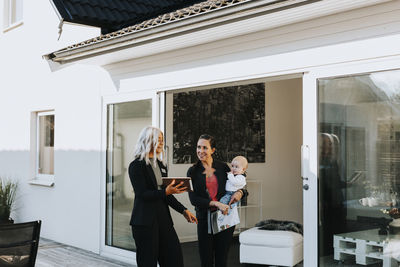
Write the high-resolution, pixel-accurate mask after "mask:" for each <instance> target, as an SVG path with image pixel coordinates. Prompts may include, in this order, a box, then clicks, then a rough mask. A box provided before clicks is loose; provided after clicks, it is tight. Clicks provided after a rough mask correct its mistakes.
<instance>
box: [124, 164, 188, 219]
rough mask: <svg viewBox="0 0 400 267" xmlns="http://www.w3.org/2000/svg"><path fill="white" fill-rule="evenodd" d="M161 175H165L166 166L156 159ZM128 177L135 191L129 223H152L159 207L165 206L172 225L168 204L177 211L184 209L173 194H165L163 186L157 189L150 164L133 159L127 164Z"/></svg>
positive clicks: (181, 211) (180, 211)
mask: <svg viewBox="0 0 400 267" xmlns="http://www.w3.org/2000/svg"><path fill="white" fill-rule="evenodd" d="M157 163H158V166H159V167H160V170H161V175H162V177H167V174H168V173H167V167H165V166H164V165H163V164H162V162H160V161H158V160H157ZM129 178H130V179H131V183H132V186H133V190H134V192H135V200H134V204H133V210H132V216H131V221H130V225H152V224H153V222H154V220H155V219H156V216H157V211H159V210H160V208H166V210H167V214H168V216H167V217H168V218H164V219H165V220H167V222H168V223H170V224H171V225H173V222H172V218H171V214H170V212H169V208H168V206H170V207H172V208H173V209H174V210H176V211H177V212H179V213H183V211H184V210H185V209H186V208H185V207H184V206H183V205H182V204H181V203H180V202H179V201H178V200H177V199H176V198H175V197H174V195H169V196H166V195H165V187H163V188H162V189H158V186H157V180H156V176H155V175H154V172H153V169H152V167H151V165H150V164H146V161H145V160H140V159H135V160H134V161H132V162H131V164H130V165H129Z"/></svg>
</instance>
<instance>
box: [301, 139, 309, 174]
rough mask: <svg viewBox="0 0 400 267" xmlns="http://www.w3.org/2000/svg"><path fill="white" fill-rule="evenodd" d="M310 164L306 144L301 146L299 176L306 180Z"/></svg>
mask: <svg viewBox="0 0 400 267" xmlns="http://www.w3.org/2000/svg"><path fill="white" fill-rule="evenodd" d="M309 166H310V148H309V147H308V145H302V146H301V178H302V179H303V180H308V177H307V176H308V172H309Z"/></svg>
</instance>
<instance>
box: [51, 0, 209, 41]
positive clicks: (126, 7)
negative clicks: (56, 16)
mask: <svg viewBox="0 0 400 267" xmlns="http://www.w3.org/2000/svg"><path fill="white" fill-rule="evenodd" d="M203 1H204V0H109V1H106V0H53V3H54V5H55V7H56V8H57V10H58V12H59V13H60V15H61V17H62V18H63V19H64V21H68V22H72V23H78V24H84V25H91V26H96V27H100V28H101V33H102V34H106V33H110V32H114V31H117V30H120V29H122V28H125V27H128V26H132V25H135V24H137V23H140V22H143V21H145V20H148V19H152V18H156V17H157V16H159V15H162V14H166V13H170V12H173V11H176V10H178V9H181V8H185V7H188V6H191V5H193V4H196V3H200V2H203Z"/></svg>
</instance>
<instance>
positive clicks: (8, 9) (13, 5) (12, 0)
mask: <svg viewBox="0 0 400 267" xmlns="http://www.w3.org/2000/svg"><path fill="white" fill-rule="evenodd" d="M17 1H21V5H20V8H21V18H20V19H17V13H18V11H17V9H18V4H17ZM23 10H24V2H23V0H5V1H4V12H3V13H4V19H3V32H7V31H9V30H12V29H14V28H17V27H18V26H21V25H22V24H23V17H24V16H23ZM13 14H15V21H13Z"/></svg>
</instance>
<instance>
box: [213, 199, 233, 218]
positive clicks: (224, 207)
mask: <svg viewBox="0 0 400 267" xmlns="http://www.w3.org/2000/svg"><path fill="white" fill-rule="evenodd" d="M210 206H213V207H217V208H218V209H219V210H220V211H222V214H224V215H226V214H228V211H229V206H228V205H226V204H224V203H221V202H219V201H211V202H210Z"/></svg>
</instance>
